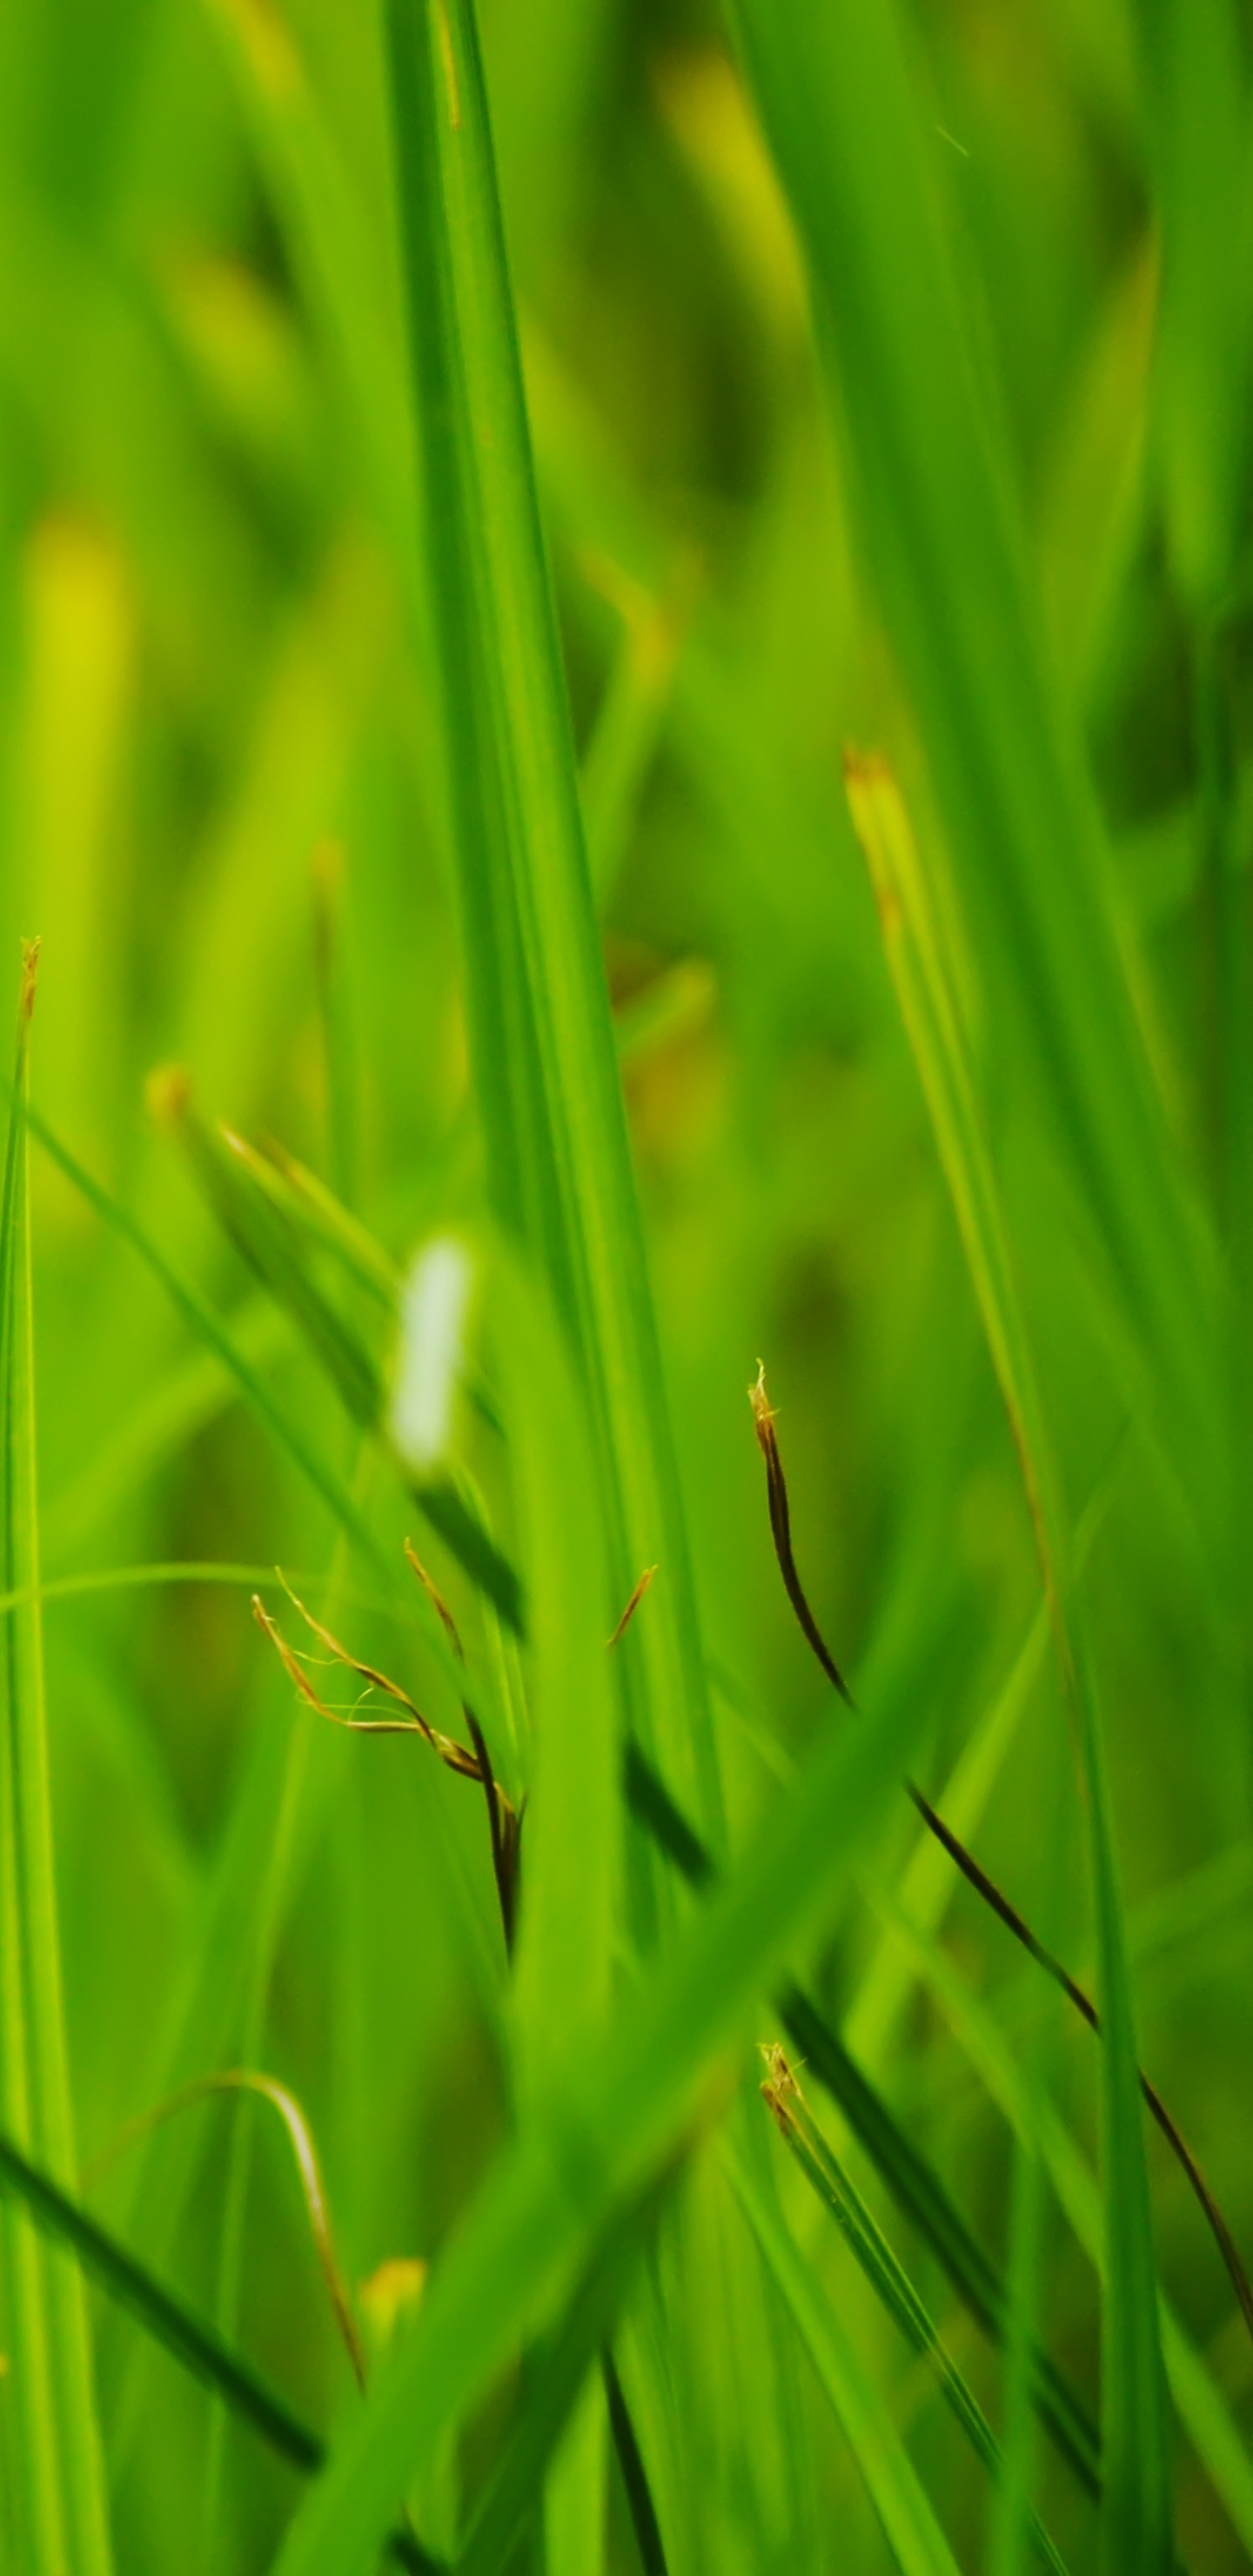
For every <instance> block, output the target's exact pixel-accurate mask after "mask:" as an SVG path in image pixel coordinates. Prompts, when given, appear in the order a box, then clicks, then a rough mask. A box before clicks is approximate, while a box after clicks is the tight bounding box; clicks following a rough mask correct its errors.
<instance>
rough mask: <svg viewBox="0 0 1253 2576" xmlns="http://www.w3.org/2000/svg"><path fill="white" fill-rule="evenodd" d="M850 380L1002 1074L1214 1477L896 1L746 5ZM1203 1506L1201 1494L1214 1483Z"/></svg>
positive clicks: (1184, 1294) (1195, 1357) (862, 492)
mask: <svg viewBox="0 0 1253 2576" xmlns="http://www.w3.org/2000/svg"><path fill="white" fill-rule="evenodd" d="M733 14H734V17H735V21H736V24H737V27H738V28H739V30H740V33H741V36H742V42H743V50H744V55H745V59H746V62H747V65H748V69H749V73H750V76H751V79H752V83H753V87H754V90H755V92H756V96H757V100H758V103H759V106H760V109H761V113H762V118H763V122H764V125H765V128H766V133H767V138H768V140H769V142H770V145H771V148H772V151H773V153H774V156H775V159H776V162H777V165H778V168H779V171H780V175H781V177H782V180H783V184H784V187H785V189H786V191H787V194H788V197H789V201H790V203H791V206H792V210H793V213H794V215H795V218H796V221H797V225H798V228H799V231H800V234H801V239H802V242H803V245H804V248H805V251H806V254H807V257H808V261H809V265H810V270H811V275H812V278H813V282H814V286H815V290H816V295H817V300H818V310H819V317H820V323H821V324H822V325H823V327H824V330H825V334H826V347H827V352H828V354H829V355H830V357H831V359H832V364H833V367H834V369H835V372H836V375H837V378H838V391H839V397H840V403H841V408H842V414H843V418H844V420H845V423H846V426H847V433H848V446H849V453H850V458H851V463H852V467H853V476H854V484H855V493H856V501H857V507H858V520H859V532H860V534H861V536H862V538H863V541H864V544H865V548H866V552H867V555H868V557H869V561H870V565H871V569H872V571H873V573H874V576H875V580H876V584H877V592H878V606H879V609H880V612H881V614H882V616H883V618H884V621H885V623H886V626H887V628H888V631H889V635H890V637H891V641H892V643H893V646H894V648H895V651H896V654H897V656H898V658H899V661H900V665H901V668H902V671H903V673H904V676H905V679H906V681H907V684H908V686H909V689H910V691H911V694H912V698H913V701H914V705H915V709H916V712H917V716H918V720H919V723H920V727H921V730H922V734H923V738H924V741H925V744H926V748H927V752H928V755H929V758H930V762H931V766H932V769H933V772H934V778H935V785H936V789H937V793H938V796H939V799H940V803H941V808H942V811H943V815H944V820H945V824H946V827H947V835H948V840H949V843H950V847H951V854H952V863H953V867H954V870H955V872H956V874H957V878H958V883H959V887H960V895H961V902H962V907H963V911H964V913H965V915H966V917H967V919H968V921H969V923H970V925H971V927H972V931H973V938H972V943H971V944H972V947H973V950H974V953H975V955H976V958H977V960H978V965H979V972H980V981H981V989H982V999H983V1004H984V1008H985V1009H986V1011H987V1013H988V1015H989V1020H990V1022H991V1023H992V1024H993V1026H994V1028H995V1033H996V1052H997V1053H998V1055H999V1056H1000V1058H1001V1060H1002V1062H1008V1061H1012V1059H1013V1056H1014V1053H1015V1051H1016V1049H1017V1048H1018V1046H1019V1043H1020V1038H1021V1037H1025V1038H1026V1040H1027V1043H1028V1045H1029V1048H1030V1060H1031V1064H1032V1068H1033V1071H1034V1075H1035V1093H1034V1097H1035V1100H1036V1102H1037V1103H1038V1106H1039V1108H1040V1109H1041V1110H1042V1111H1043V1113H1044V1114H1045V1116H1046V1117H1048V1118H1049V1119H1050V1121H1051V1122H1052V1124H1053V1127H1054V1131H1055V1133H1056V1134H1057V1135H1058V1137H1059V1138H1060V1139H1061V1141H1062V1146H1063V1151H1064V1154H1065V1157H1066V1161H1067V1167H1068V1172H1069V1175H1070V1178H1071V1179H1072V1181H1073V1183H1074V1186H1075V1187H1076V1189H1077V1191H1078V1193H1079V1195H1080V1198H1081V1200H1082V1201H1083V1203H1084V1205H1085V1207H1086V1212H1087V1215H1088V1218H1089V1220H1090V1223H1091V1226H1092V1230H1093V1233H1094V1235H1095V1237H1096V1239H1097V1240H1100V1241H1104V1242H1105V1243H1106V1244H1107V1245H1108V1247H1109V1251H1110V1255H1111V1259H1112V1262H1113V1265H1114V1269H1115V1272H1116V1274H1117V1276H1118V1278H1119V1279H1120V1281H1121V1286H1122V1294H1123V1299H1124V1304H1125V1308H1126V1312H1127V1316H1128V1319H1129V1322H1130V1326H1131V1329H1132V1330H1133V1333H1137V1334H1139V1335H1140V1336H1141V1337H1142V1347H1143V1349H1144V1353H1145V1357H1146V1361H1147V1364H1148V1371H1149V1376H1150V1382H1151V1383H1153V1384H1163V1385H1166V1386H1168V1387H1169V1389H1170V1390H1171V1395H1172V1397H1173V1402H1172V1403H1171V1406H1170V1411H1171V1419H1172V1423H1173V1425H1174V1427H1175V1429H1176V1430H1177V1432H1178V1435H1179V1437H1180V1438H1181V1439H1183V1440H1185V1441H1186V1442H1189V1443H1191V1444H1192V1455H1193V1458H1194V1460H1195V1461H1198V1462H1201V1463H1202V1464H1203V1465H1205V1464H1207V1465H1209V1466H1211V1467H1212V1464H1213V1461H1214V1458H1215V1456H1216V1455H1217V1454H1218V1450H1217V1444H1218V1438H1219V1424H1218V1413H1217V1400H1216V1387H1215V1381H1214V1373H1213V1369H1212V1366H1211V1361H1210V1347H1209V1343H1208V1339H1207V1335H1206V1332H1205V1330H1204V1329H1203V1327H1202V1325H1201V1323H1200V1320H1199V1319H1200V1318H1201V1317H1202V1316H1203V1315H1204V1314H1205V1312H1206V1302H1205V1283H1206V1266H1207V1253H1206V1250H1205V1248H1204V1246H1203V1243H1202V1239H1201V1228H1200V1220H1199V1215H1198V1211H1197V1209H1196V1208H1195V1207H1194V1206H1193V1205H1192V1204H1191V1203H1190V1202H1189V1201H1188V1199H1187V1198H1186V1195H1185V1192H1184V1190H1183V1187H1182V1184H1181V1179H1180V1175H1179V1171H1178V1168H1177V1165H1176V1161H1175V1157H1174V1154H1173V1152H1172V1150H1171V1147H1170V1145H1169V1143H1168V1140H1167V1136H1166V1130H1165V1122H1164V1119H1163V1116H1162V1112H1161V1108H1160V1105H1159V1102H1158V1100H1157V1097H1156V1094H1155V1092H1154V1088H1153V1083H1152V1078H1151V1073H1150V1069H1149V1065H1148V1062H1147V1059H1146V1056H1145V1051H1144V1046H1143V1042H1142V1039H1141V1037H1140V1034H1139V1030H1138V1027H1137V1025H1136V1020H1135V1014H1134V1010H1133V1007H1132V1003H1131V998H1130V994H1129V991H1128V987H1127V982H1126V977H1125V974H1124V971H1123V968H1122V965H1121V961H1120V957H1119V953H1118V945H1117V940H1116V936H1115V931H1114V926H1113V920H1112V914H1111V909H1110V901H1109V884H1108V862H1107V859H1106V855H1105V851H1104V846H1103V840H1102V834H1101V829H1100V825H1099V821H1098V818H1097V814H1096V808H1095V804H1094V800H1093V798H1092V795H1091V793H1090V790H1089V788H1088V786H1087V784H1086V782H1085V778H1084V772H1083V768H1082V762H1081V756H1080V752H1079V747H1078V745H1077V744H1076V743H1075V742H1074V741H1073V739H1072V738H1071V737H1070V734H1069V732H1068V727H1067V721H1066V718H1065V716H1064V713H1063V710H1062V707H1061V704H1060V700H1059V697H1058V695H1057V693H1056V692H1055V691H1054V690H1053V688H1052V686H1051V684H1050V678H1049V674H1048V671H1047V667H1046V661H1045V656H1044V653H1043V650H1042V647H1041V644H1040V640H1039V635H1038V624H1039V620H1038V610H1037V605H1036V602H1035V600H1034V599H1033V597H1032V589H1031V583H1030V579H1029V576H1028V572H1027V562H1026V549H1025V542H1024V537H1023V532H1022V528H1021V524H1020V512H1019V509H1018V505H1017V501H1016V496H1015V495H1014V493H1013V490H1012V478H1011V474H1010V471H1009V467H1008V462H1007V458H1006V454H1005V452H1004V445H1003V442H1002V441H999V440H998V439H997V438H996V437H995V435H994V434H993V431H992V428H991V427H990V426H989V422H988V419H987V417H986V413H985V409H984V407H983V406H982V405H981V402H980V399H979V395H978V392H977V390H976V386H977V368H976V364H975V361H974V358H973V356H972V353H971V351H970V349H969V348H968V346H967V344H966V337H965V332H964V329H963V322H962V315H961V310H960V304H959V298H958V293H957V288H956V284H955V281H954V277H953V274H952V264H951V258H950V251H949V244H948V242H947V240H946V237H945V232H944V228H943V226H942V222H941V218H940V210H939V206H938V203H937V197H938V188H937V183H936V180H935V176H934V174H933V172H932V171H931V169H930V168H929V166H928V153H927V142H928V137H927V134H926V130H925V123H924V115H923V110H922V106H921V102H920V100H919V99H918V98H917V97H916V95H915V92H914V85H913V81H912V78H911V71H910V66H909V62H908V59H907V52H906V46H905V40H904V34H903V30H902V27H901V23H900V13H899V11H898V9H897V7H896V5H895V0H873V5H869V6H865V7H861V8H855V9H854V8H841V9H838V10H825V11H821V12H814V11H812V10H808V9H806V8H804V7H802V6H800V5H797V0H791V5H786V6H779V5H776V0H736V6H735V9H734V13H733ZM1195 1490H1196V1499H1197V1503H1198V1507H1199V1508H1202V1509H1203V1508H1204V1499H1205V1493H1204V1486H1203V1484H1199V1485H1197V1486H1196V1487H1195Z"/></svg>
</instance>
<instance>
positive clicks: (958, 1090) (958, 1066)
mask: <svg viewBox="0 0 1253 2576" xmlns="http://www.w3.org/2000/svg"><path fill="white" fill-rule="evenodd" d="M849 799H850V803H851V806H852V810H853V819H854V822H855V824H856V827H857V831H858V834H859V837H860V839H861V841H862V844H863V847H864V848H865V850H866V853H867V857H868V860H869V863H870V868H871V874H872V879H873V881H874V884H875V888H876V892H877V895H878V900H879V908H880V917H881V920H882V922H883V926H884V935H885V944H886V947H887V953H888V961H889V965H890V967H891V970H892V975H893V979H894V982H895V984H896V989H897V995H898V999H899V1001H900V1006H901V1014H902V1017H903V1019H904V1022H905V1026H906V1030H907V1032H908V1036H909V1040H910V1044H911V1047H912V1048H913V1052H914V1057H915V1061H916V1064H917V1067H918V1072H919V1076H920V1079H921V1082H922V1086H923V1090H924V1093H925V1096H926V1101H927V1107H928V1110H929V1112H930V1116H931V1121H932V1126H933V1128H934V1131H935V1138H936V1146H937V1150H938V1153H939V1157H940V1161H941V1164H942V1167H943V1170H944V1176H945V1180H946V1182H947V1184H948V1188H949V1192H950V1196H951V1198H952V1201H953V1208H954V1213H955V1215H956V1218H957V1223H958V1227H959V1230H960V1233H961V1238H962V1245H963V1249H964V1251H965V1254H966V1260H967V1264H968V1267H969V1270H970V1276H971V1284H972V1287H973V1290H974V1294H975V1297H976V1300H977V1303H978V1307H979V1313H980V1318H981V1320H982V1323H983V1328H984V1332H985V1335H986V1337H987V1342H988V1349H989V1353H990V1355H991V1359H992V1364H993V1367H994V1369H995V1371H996V1376H997V1382H998V1384H999V1386H1000V1389H1001V1393H1002V1396H1003V1399H1004V1402H1005V1406H1006V1410H1007V1412H1008V1415H1009V1420H1010V1425H1011V1429H1012V1431H1013V1435H1014V1440H1015V1445H1016V1447H1017V1450H1018V1455H1019V1462H1020V1466H1021V1470H1022V1477H1023V1484H1024V1487H1025V1490H1026V1496H1027V1502H1028V1505H1029V1508H1030V1511H1031V1517H1032V1521H1033V1524H1034V1528H1035V1535H1036V1544H1037V1549H1038V1552H1039V1557H1040V1564H1041V1570H1042V1575H1043V1581H1044V1587H1045V1595H1046V1598H1047V1600H1048V1603H1049V1608H1050V1614H1051V1617H1052V1620H1053V1627H1054V1636H1055V1641H1056V1645H1057V1653H1058V1662H1059V1667H1060V1675H1061V1683H1062V1690H1063V1696H1064V1699H1065V1702H1066V1704H1067V1707H1068V1709H1069V1711H1070V1713H1071V1715H1072V1717H1073V1720H1074V1723H1075V1730H1076V1736H1077V1741H1078V1746H1079V1754H1080V1762H1081V1767H1082V1775H1083V1784H1084V1790H1085V1797H1086V1803H1087V1810H1088V1827H1089V1835H1090V1851H1091V1867H1092V1881H1093V1893H1094V1900H1095V1909H1096V1922H1097V1962H1098V1989H1099V1996H1100V2012H1101V2021H1102V2026H1103V2042H1102V2050H1101V2100H1102V2113H1103V2128H1104V2197H1105V2226H1106V2237H1107V2247H1108V2268H1107V2274H1106V2300H1105V2309H1104V2352H1103V2407H1104V2440H1103V2455H1104V2463H1105V2468H1104V2496H1103V2503H1102V2533H1103V2545H1104V2548H1105V2552H1106V2563H1107V2564H1108V2566H1109V2567H1110V2569H1111V2570H1119V2571H1123V2570H1125V2571H1126V2576H1133V2571H1135V2576H1150V2571H1153V2570H1161V2571H1162V2576H1166V2571H1168V2570H1169V2568H1170V2567H1171V2565H1172V2563H1173V2540H1172V2536H1171V2499H1170V2485H1169V2472H1168V2449H1167V2441H1166V2405H1165V2383H1164V2377H1163V2371H1162V2358H1161V2344H1160V2337H1159V2330H1158V2313H1157V2308H1158V2287H1157V2272H1156V2265H1155V2261H1154V2255H1153V2237H1152V2222H1151V2215H1150V2206H1149V2190H1148V2174H1147V2167H1146V2161H1145V2150H1144V2135H1143V2125H1142V2120H1141V2110H1140V2074H1139V2065H1138V2058H1137V2051H1136V2040H1135V2027H1134V2021H1133V2015H1132V2004H1131V1989H1130V1980H1129V1974H1128V1969H1127V1959H1126V1939H1125V1930H1124V1925H1123V1916H1122V1905H1121V1899H1120V1895H1119V1888H1118V1872H1117V1864H1116V1859H1115V1852H1114V1835H1113V1820H1112V1817H1111V1814H1110V1807H1109V1791H1108V1785H1107V1781H1106V1774H1105V1760H1104V1752H1103V1747H1102V1742H1101V1734H1100V1722H1099V1718H1098V1713H1097V1702H1096V1688H1095V1681H1094V1678H1093V1675H1092V1673H1091V1671H1090V1669H1089V1665H1088V1660H1087V1654H1086V1649H1085V1646H1084V1644H1083V1640H1082V1637H1081V1634H1080V1632H1079V1630H1078V1627H1077V1623H1076V1604H1075V1597H1074V1590H1073V1561H1074V1555H1073V1540H1072V1534H1071V1531H1070V1529H1069V1525H1068V1521H1067V1516H1066V1511H1065V1506H1064V1503H1063V1500H1062V1494H1061V1488H1060V1483H1059V1480H1058V1476H1057V1472H1056V1468H1055V1465H1054V1462H1053V1456H1052V1444H1051V1441H1050V1438H1049V1434H1048V1431H1047V1428H1046V1423H1045V1415H1044V1408H1043V1402H1042V1398H1041V1395H1040V1391H1039V1386H1038V1381H1037V1374H1036V1368H1035V1362H1034V1354H1033V1351H1032V1347H1031V1343H1030V1339H1029V1336H1028V1332H1027V1327H1026V1324H1025V1321H1024V1318H1023V1314H1022V1309H1021V1303H1020V1299H1019V1295H1018V1290H1017V1283H1016V1279H1015V1275H1014V1267H1013V1260H1012V1255H1011V1250H1010V1243H1009V1236H1008V1229H1007V1225H1006V1221H1005V1218H1004V1216H1003V1213H1002V1207H1001V1199H1000V1192H999V1189H998V1186H997V1181H996V1176H995V1172H994V1168H993V1164H992V1159H991V1155H990V1153H989V1150H988V1146H987V1142H986V1138H985V1133H984V1125H983V1119H982V1114H981V1108H980V1103H979V1100H978V1095H977V1092H976V1088H975V1084H974V1081H973V1078H972V1075H971V1071H970V1067H969V1063H968V1060H967V1057H966V1052H965V1046H964V1042H963V1038H962V1032H961V1023H960V1017H959V1013H958V1010H957V1007H956V1004H955V1002H954V999H953V995H952V991H951V988H950V986H949V983H948V979H947V975H946V971H945V966H944V960H943V957H942V953H941V949H940V944H939V939H938V936H937V933H936V929H935V924H934V917H933V912H932V908H931V907H930V905H929V904H928V900H927V893H926V880H925V877H924V874H923V870H922V866H921V863H920V858H919V853H918V849H917V846H916V843H915V841H914V837H913V833H912V830H911V828H910V824H909V818H908V816H907V814H906V811H905V806H904V802H903V800H902V798H901V796H900V793H899V790H898V788H897V787H896V784H895V781H894V779H893V778H892V776H891V773H890V771H889V770H888V769H887V767H886V765H885V764H883V763H881V762H869V763H867V762H855V763H852V764H850V768H849Z"/></svg>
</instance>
